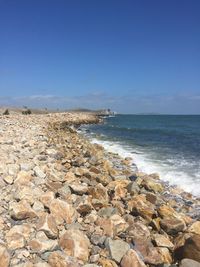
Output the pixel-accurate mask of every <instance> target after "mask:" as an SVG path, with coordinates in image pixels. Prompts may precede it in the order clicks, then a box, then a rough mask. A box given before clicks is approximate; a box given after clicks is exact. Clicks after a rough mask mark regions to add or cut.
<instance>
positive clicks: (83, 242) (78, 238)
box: [59, 229, 90, 262]
mask: <svg viewBox="0 0 200 267" xmlns="http://www.w3.org/2000/svg"><path fill="white" fill-rule="evenodd" d="M59 245H60V247H61V248H62V249H63V250H64V251H65V253H66V254H67V255H68V256H72V257H75V258H77V259H79V260H82V261H84V262H87V261H88V258H89V245H90V242H89V240H88V238H87V237H86V236H85V235H84V234H83V233H82V232H81V231H79V230H74V229H71V230H67V231H66V232H65V233H64V234H63V235H62V236H61V238H60V240H59Z"/></svg>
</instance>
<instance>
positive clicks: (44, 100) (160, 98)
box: [0, 92, 200, 114]
mask: <svg viewBox="0 0 200 267" xmlns="http://www.w3.org/2000/svg"><path fill="white" fill-rule="evenodd" d="M0 105H4V106H24V105H25V106H28V107H36V108H54V109H56V108H60V109H70V108H90V109H101V108H111V109H112V110H115V111H117V112H122V113H143V112H144V113H151V112H155V113H174V114H200V95H199V94H193V95H189V94H188V95H187V94H182V95H181V94H179V95H178V94H177V95H158V94H157V95H156V94H155V95H134V94H130V95H124V96H110V95H108V94H106V93H104V92H95V93H91V94H87V95H82V96H74V97H66V96H56V95H31V96H23V97H0Z"/></svg>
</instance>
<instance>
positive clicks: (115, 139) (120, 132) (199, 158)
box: [87, 115, 200, 196]
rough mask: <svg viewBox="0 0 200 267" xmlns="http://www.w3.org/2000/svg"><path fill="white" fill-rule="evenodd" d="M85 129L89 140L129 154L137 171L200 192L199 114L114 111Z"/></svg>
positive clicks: (195, 193) (109, 149)
mask: <svg viewBox="0 0 200 267" xmlns="http://www.w3.org/2000/svg"><path fill="white" fill-rule="evenodd" d="M87 129H88V131H87V135H88V136H89V138H90V139H91V141H92V142H96V143H100V144H102V145H103V146H104V147H105V148H106V149H107V150H108V151H111V152H115V153H118V154H120V155H121V156H123V157H126V156H129V157H132V158H133V162H134V163H136V164H137V166H138V168H139V170H140V171H144V172H147V173H152V172H158V173H159V174H160V177H161V179H163V180H165V181H168V182H169V183H170V184H176V185H179V186H180V187H181V188H183V189H184V190H186V191H188V192H191V193H193V194H194V195H197V196H200V116H198V115H187V116H185V115H117V116H115V117H109V118H107V119H105V121H104V123H103V124H101V125H92V126H87Z"/></svg>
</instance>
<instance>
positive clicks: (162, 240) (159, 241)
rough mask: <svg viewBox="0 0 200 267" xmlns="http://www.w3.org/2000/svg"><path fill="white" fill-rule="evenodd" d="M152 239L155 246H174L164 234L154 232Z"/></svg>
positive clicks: (171, 247)
mask: <svg viewBox="0 0 200 267" xmlns="http://www.w3.org/2000/svg"><path fill="white" fill-rule="evenodd" d="M153 240H154V242H155V243H156V246H157V247H166V248H170V249H173V247H174V244H173V243H172V242H171V241H170V240H169V238H167V237H166V236H164V235H160V234H154V235H153Z"/></svg>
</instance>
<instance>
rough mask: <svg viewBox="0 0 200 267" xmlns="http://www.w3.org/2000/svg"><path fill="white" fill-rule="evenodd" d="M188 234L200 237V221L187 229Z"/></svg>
mask: <svg viewBox="0 0 200 267" xmlns="http://www.w3.org/2000/svg"><path fill="white" fill-rule="evenodd" d="M187 232H189V233H194V234H197V235H200V221H196V222H194V223H193V224H192V225H190V227H189V228H188V229H187Z"/></svg>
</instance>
